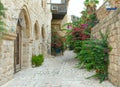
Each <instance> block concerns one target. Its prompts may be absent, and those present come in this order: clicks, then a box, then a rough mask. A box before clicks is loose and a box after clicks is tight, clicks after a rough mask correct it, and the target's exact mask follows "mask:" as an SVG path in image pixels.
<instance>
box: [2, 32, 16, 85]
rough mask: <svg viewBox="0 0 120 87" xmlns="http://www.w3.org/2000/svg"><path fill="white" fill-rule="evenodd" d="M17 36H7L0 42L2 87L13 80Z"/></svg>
mask: <svg viewBox="0 0 120 87" xmlns="http://www.w3.org/2000/svg"><path fill="white" fill-rule="evenodd" d="M15 37H16V36H15V35H12V34H7V35H6V36H5V37H4V40H0V86H1V85H2V84H4V83H6V82H7V81H9V80H11V79H12V78H13V73H14V56H13V55H14V54H13V53H14V41H13V39H15Z"/></svg>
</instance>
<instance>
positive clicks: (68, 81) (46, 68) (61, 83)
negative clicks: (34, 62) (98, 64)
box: [2, 51, 114, 87]
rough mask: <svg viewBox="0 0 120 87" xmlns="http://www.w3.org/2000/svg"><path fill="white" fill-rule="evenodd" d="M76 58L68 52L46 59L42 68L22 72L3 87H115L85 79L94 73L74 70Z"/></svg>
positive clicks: (106, 82) (107, 83)
mask: <svg viewBox="0 0 120 87" xmlns="http://www.w3.org/2000/svg"><path fill="white" fill-rule="evenodd" d="M74 56H75V54H73V53H72V52H71V51H66V52H65V54H64V56H59V57H56V58H46V59H45V62H44V64H43V65H42V66H41V67H37V68H31V69H26V70H22V71H20V72H19V73H17V74H16V75H15V77H14V79H13V80H11V81H9V82H8V83H7V84H5V85H4V86H2V87H114V86H113V85H112V84H111V83H109V82H108V81H105V82H103V83H102V84H100V83H99V80H96V79H93V78H92V79H85V78H86V77H88V76H90V75H92V74H93V72H88V71H86V70H84V69H77V68H74V67H75V64H77V61H76V60H75V59H74Z"/></svg>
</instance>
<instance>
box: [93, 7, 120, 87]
mask: <svg viewBox="0 0 120 87" xmlns="http://www.w3.org/2000/svg"><path fill="white" fill-rule="evenodd" d="M102 8H103V7H101V9H99V10H100V11H102ZM97 12H98V13H97V14H98V19H99V20H100V22H99V23H98V24H97V25H96V26H95V27H94V28H93V29H92V34H93V36H95V37H97V38H99V37H100V35H99V30H101V31H102V32H103V33H105V31H106V29H108V30H109V32H110V34H109V38H108V41H109V45H110V46H111V47H112V48H113V49H112V51H111V52H110V53H109V59H110V64H109V80H110V81H111V82H112V83H113V84H114V85H115V86H116V87H120V75H119V74H120V9H119V8H118V9H117V10H114V11H110V14H108V15H106V16H105V17H104V16H103V15H104V13H102V12H101V14H102V15H101V14H100V13H99V11H97ZM103 12H104V11H103ZM102 17H103V19H102Z"/></svg>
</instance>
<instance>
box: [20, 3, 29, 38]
mask: <svg viewBox="0 0 120 87" xmlns="http://www.w3.org/2000/svg"><path fill="white" fill-rule="evenodd" d="M19 20H20V24H21V26H22V28H23V31H24V37H26V38H30V36H31V20H30V15H29V11H28V8H27V6H26V5H24V6H23V8H22V10H21V11H20V14H19Z"/></svg>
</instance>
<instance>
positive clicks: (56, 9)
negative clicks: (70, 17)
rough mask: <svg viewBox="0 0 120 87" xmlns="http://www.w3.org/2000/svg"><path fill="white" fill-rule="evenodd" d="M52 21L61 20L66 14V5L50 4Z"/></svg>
mask: <svg viewBox="0 0 120 87" xmlns="http://www.w3.org/2000/svg"><path fill="white" fill-rule="evenodd" d="M51 11H52V16H53V19H63V18H64V16H65V15H66V14H67V4H51Z"/></svg>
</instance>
